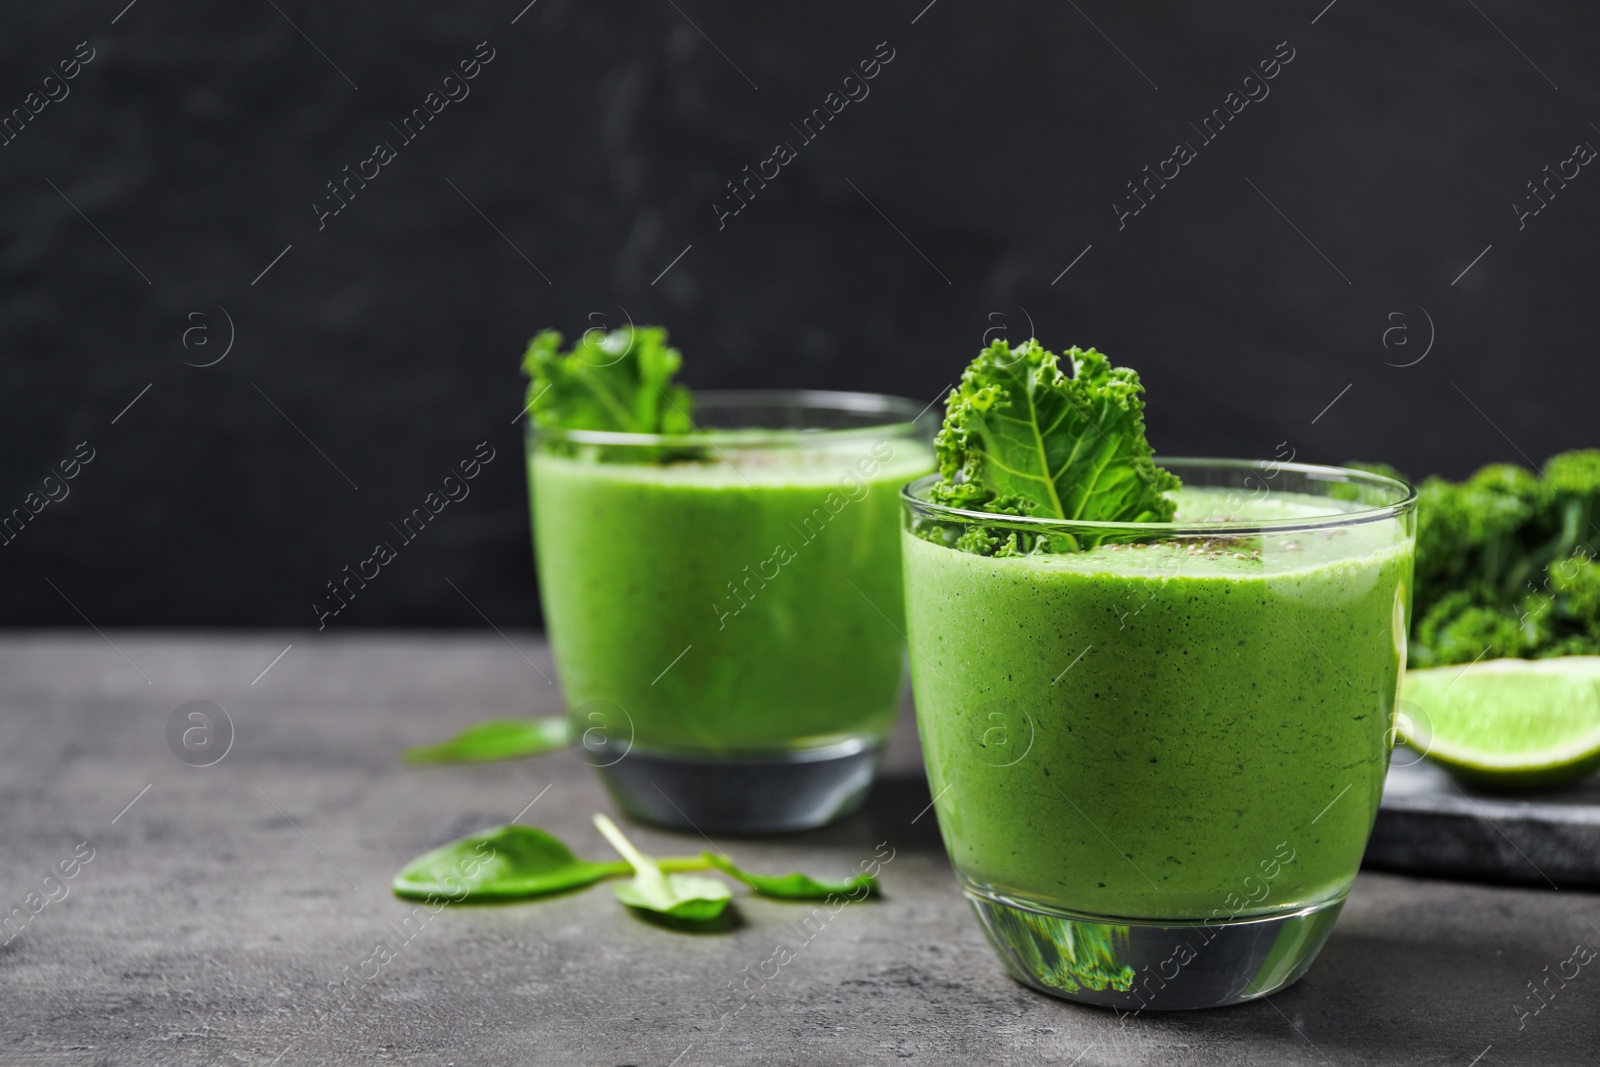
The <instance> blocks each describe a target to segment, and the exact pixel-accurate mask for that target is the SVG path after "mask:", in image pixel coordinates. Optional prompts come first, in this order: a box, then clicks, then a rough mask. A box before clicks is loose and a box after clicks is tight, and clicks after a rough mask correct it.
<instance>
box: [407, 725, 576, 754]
mask: <svg viewBox="0 0 1600 1067" xmlns="http://www.w3.org/2000/svg"><path fill="white" fill-rule="evenodd" d="M566 745H567V720H566V717H565V716H549V717H547V718H543V719H490V720H489V721H487V722H480V723H474V724H473V725H471V726H469V727H467V728H466V729H465V730H463V731H461V732H460V733H459V734H456V736H454V737H452V738H451V739H450V740H448V741H442V742H440V743H439V744H436V745H417V746H415V747H413V748H408V749H406V750H405V751H404V752H402V753H401V754H400V755H401V758H402V759H404V760H405V761H406V762H407V763H480V762H484V761H487V760H501V759H519V758H521V757H523V756H538V755H541V754H542V753H545V752H554V751H556V750H557V749H561V748H565V747H566Z"/></svg>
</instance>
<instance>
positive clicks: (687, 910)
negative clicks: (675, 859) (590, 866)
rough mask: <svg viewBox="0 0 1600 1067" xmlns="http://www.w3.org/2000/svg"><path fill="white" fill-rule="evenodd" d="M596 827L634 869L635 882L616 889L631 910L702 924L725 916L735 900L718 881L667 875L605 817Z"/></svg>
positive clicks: (595, 820)
mask: <svg viewBox="0 0 1600 1067" xmlns="http://www.w3.org/2000/svg"><path fill="white" fill-rule="evenodd" d="M594 824H595V826H596V828H598V829H599V831H600V832H601V833H602V834H604V835H605V838H606V840H607V841H609V842H611V847H612V848H614V849H616V850H617V851H618V852H620V853H622V856H623V858H624V859H626V860H627V861H628V863H629V865H630V866H632V867H633V874H634V877H633V881H631V882H626V883H624V884H622V885H619V886H617V888H616V894H617V899H618V900H620V901H622V903H624V904H626V905H628V907H630V908H638V909H639V910H641V911H647V912H651V913H653V914H656V915H664V916H666V917H668V918H670V919H678V920H681V921H684V922H695V923H698V922H708V921H710V920H712V919H715V918H716V917H717V916H719V915H721V914H722V913H723V911H724V910H725V909H726V908H727V906H728V902H729V901H731V900H732V899H733V893H732V892H731V891H729V889H728V887H727V886H726V885H725V884H723V883H722V882H719V881H717V879H715V878H702V877H699V876H697V875H692V874H667V873H665V872H664V871H663V870H662V869H661V865H660V864H659V863H658V862H657V861H656V860H654V859H651V858H650V857H649V856H646V855H645V854H644V853H642V852H640V851H639V850H638V849H636V848H634V847H633V843H632V842H631V841H629V840H628V839H627V838H626V837H624V836H622V831H621V830H619V829H617V824H616V823H614V822H612V821H611V820H610V819H608V818H606V817H605V816H604V815H596V816H595V817H594Z"/></svg>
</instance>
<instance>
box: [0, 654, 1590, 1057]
mask: <svg viewBox="0 0 1600 1067" xmlns="http://www.w3.org/2000/svg"><path fill="white" fill-rule="evenodd" d="M291 642H292V646H293V647H292V648H290V649H289V650H288V652H287V654H285V655H283V656H282V658H281V659H277V660H274V657H277V656H279V654H280V653H281V652H283V650H284V648H285V646H288V645H290V644H291ZM113 643H114V644H113ZM269 664H271V668H270V669H269V670H267V671H266V673H265V674H262V673H261V672H262V670H263V668H266V667H268V665H269ZM540 671H543V672H544V674H545V675H549V674H550V673H551V668H550V665H549V659H548V655H547V653H546V651H545V648H544V646H543V644H542V642H541V641H540V640H539V639H538V638H537V637H536V636H532V635H525V634H513V635H510V637H509V639H503V638H501V637H500V636H497V635H493V634H490V635H488V636H484V637H479V636H435V635H417V636H401V637H396V636H329V635H313V634H281V635H280V634H261V635H247V636H228V637H205V636H194V635H134V634H124V633H112V634H110V635H109V640H107V639H104V638H102V637H100V636H97V635H95V634H93V633H87V632H86V634H85V635H79V634H71V635H62V634H53V635H39V636H34V635H19V634H13V635H10V636H7V637H4V638H0V903H3V905H4V908H5V911H6V913H7V914H11V915H16V914H18V913H17V912H15V911H14V910H13V909H18V908H20V909H21V912H20V914H21V915H22V916H24V917H25V919H26V921H25V922H24V923H22V924H21V929H20V932H19V933H16V934H15V935H14V936H13V935H12V934H10V933H7V932H0V941H3V940H5V939H6V938H7V937H10V938H11V940H10V942H9V943H8V944H6V945H5V946H4V947H3V948H0V1063H5V1064H33V1063H48V1064H83V1065H86V1067H87V1065H99V1064H105V1065H115V1064H145V1063H151V1064H197V1065H199V1064H205V1065H215V1064H230V1065H231V1064H249V1065H259V1067H267V1065H268V1064H272V1063H274V1062H277V1063H280V1064H283V1065H286V1067H287V1065H290V1064H323V1063H326V1064H341V1065H349V1067H357V1065H364V1064H379V1063H407V1064H441V1065H443V1064H462V1065H466V1064H489V1063H494V1064H502V1063H518V1064H562V1065H565V1064H609V1065H619V1064H637V1065H641V1067H644V1065H651V1067H669V1065H671V1067H707V1065H711V1064H847V1063H848V1064H870V1063H914V1064H915V1063H923V1064H972V1063H984V1064H1011V1063H1016V1064H1024V1063H1025V1064H1063V1065H1066V1064H1080V1065H1084V1067H1089V1065H1094V1064H1136V1063H1185V1064H1218V1065H1222V1064H1227V1065H1234V1064H1271V1065H1280V1064H1378V1063H1382V1064H1457V1065H1460V1067H1468V1065H1469V1064H1477V1065H1479V1067H1494V1065H1498V1064H1511V1063H1526V1064H1535V1063H1537V1064H1579V1063H1584V1064H1589V1063H1594V1062H1596V1060H1597V1058H1600V962H1595V963H1590V964H1587V965H1579V964H1576V963H1569V962H1567V961H1569V960H1572V959H1573V958H1574V948H1575V946H1576V945H1577V944H1578V943H1580V942H1583V943H1585V944H1588V945H1594V946H1596V947H1600V929H1597V925H1600V897H1597V896H1596V895H1593V894H1586V893H1567V892H1555V891H1552V890H1549V889H1543V890H1540V889H1533V888H1506V887H1494V886H1484V885H1471V884H1461V883H1454V882H1448V881H1442V880H1440V881H1434V880H1423V879H1417V878H1409V877H1402V876H1398V875H1387V874H1377V873H1364V874H1363V875H1362V876H1361V877H1360V878H1359V879H1358V881H1357V882H1356V886H1355V889H1354V891H1353V892H1352V894H1351V896H1350V902H1349V904H1348V906H1347V907H1346V909H1345V912H1344V915H1343V918H1342V919H1341V920H1340V922H1339V925H1338V927H1337V929H1336V930H1335V931H1334V933H1333V936H1332V938H1331V939H1330V941H1329V942H1328V945H1327V947H1326V949H1325V950H1324V951H1323V953H1322V956H1321V958H1320V959H1319V960H1318V962H1317V963H1316V964H1315V965H1314V966H1313V967H1312V969H1311V972H1310V974H1309V975H1308V976H1307V977H1306V978H1305V979H1303V980H1302V981H1301V982H1300V983H1299V984H1298V985H1296V986H1295V987H1293V988H1291V989H1289V990H1286V991H1284V992H1282V993H1280V994H1278V995H1276V996H1274V997H1272V998H1271V1001H1270V1002H1256V1003H1253V1004H1247V1005H1242V1006H1239V1007H1234V1008H1228V1009H1224V1010H1220V1011H1213V1012H1207V1013H1197V1014H1186V1015H1145V1016H1142V1017H1138V1018H1129V1019H1121V1020H1119V1019H1118V1018H1117V1017H1116V1016H1115V1015H1112V1014H1110V1013H1108V1012H1103V1011H1098V1010H1094V1009H1089V1008H1083V1007H1079V1006H1076V1005H1072V1004H1066V1003H1063V1002H1059V1001H1055V1000H1052V999H1050V998H1047V997H1044V996H1040V995H1037V994H1034V993H1032V992H1030V991H1028V990H1026V989H1024V988H1022V987H1021V986H1019V985H1017V984H1016V983H1014V982H1012V981H1011V980H1010V979H1008V978H1007V977H1006V976H1005V975H1004V974H1003V973H1002V972H1001V970H1000V967H999V964H998V963H997V962H996V960H995V958H994V956H993V955H992V954H991V952H990V951H989V948H988V946H987V945H986V944H985V942H984V941H983V938H982V936H981V935H980V933H979V930H978V927H977V925H976V923H975V922H974V921H973V919H972V917H971V916H970V915H969V914H968V912H967V909H966V905H965V904H964V903H963V902H962V900H961V897H960V895H959V893H958V892H957V890H956V886H955V883H954V881H953V879H952V877H951V874H950V870H949V867H948V865H947V864H946V862H945V858H944V854H943V851H942V849H941V847H940V844H939V838H938V833H937V829H936V827H935V825H934V819H933V816H932V815H931V814H928V815H926V816H925V817H922V818H920V819H919V818H917V816H918V814H919V813H920V812H922V811H923V810H924V809H925V807H926V806H927V804H928V791H927V787H926V784H925V782H924V780H923V778H922V776H921V771H920V768H919V765H918V757H917V751H916V741H915V736H914V733H913V732H912V730H911V728H910V725H909V722H906V723H904V724H903V728H902V730H901V732H900V734H899V735H897V737H896V741H895V744H894V745H893V747H892V750H891V755H890V760H889V763H888V766H887V768H886V773H885V777H884V780H883V781H882V782H881V783H880V785H879V786H878V788H877V790H876V791H875V793H874V795H873V797H872V798H871V800H870V801H869V802H868V806H867V809H866V810H865V812H864V813H862V814H861V815H858V816H856V817H855V818H853V819H851V820H849V821H847V822H845V823H843V824H841V825H839V826H836V827H833V828H830V829H827V830H823V831H818V832H814V833H809V834H804V835H800V836H796V837H792V838H787V839H781V840H773V841H764V842H750V841H741V842H735V843H732V844H731V845H730V847H731V848H732V850H733V851H734V853H735V855H737V856H738V857H740V858H742V859H747V860H748V862H749V864H750V865H751V866H752V867H756V868H758V869H771V870H788V869H799V868H803V869H806V870H809V871H813V872H816V873H829V872H834V871H842V870H844V869H845V868H848V867H851V866H853V865H854V864H855V863H856V862H857V861H858V860H860V859H864V858H867V857H869V856H871V855H872V853H873V851H874V849H875V847H876V846H877V845H878V843H879V842H884V841H887V842H888V843H889V845H890V847H892V848H893V849H894V850H895V851H894V859H893V861H892V862H890V863H889V864H888V865H887V866H886V867H885V868H884V870H883V875H882V880H883V884H884V888H885V891H886V893H887V898H886V899H884V900H883V901H881V902H878V903H873V904H865V905H858V906H852V907H849V908H846V909H844V910H843V911H842V912H840V913H839V914H838V915H837V916H836V917H835V918H833V919H832V920H831V921H830V922H829V923H828V924H827V925H826V927H825V928H824V929H823V930H822V931H821V932H820V933H818V934H817V935H816V936H815V937H813V938H812V939H811V940H810V942H809V943H808V944H806V945H805V946H804V948H803V950H802V951H800V953H799V954H798V957H797V958H796V959H795V960H793V961H792V962H791V963H789V964H788V965H787V966H785V967H783V968H782V970H781V971H780V973H779V974H778V976H777V977H776V978H774V979H772V980H771V981H769V982H768V983H767V984H766V985H765V986H764V987H763V988H761V989H760V990H759V991H758V992H757V993H756V995H755V996H754V997H753V998H750V999H748V1002H746V999H745V998H744V997H743V996H742V995H736V994H735V993H734V992H733V990H732V988H731V983H733V982H734V981H736V980H740V979H742V978H743V977H744V974H745V970H744V969H745V967H746V966H747V965H748V966H750V967H751V968H752V969H754V968H755V967H756V966H757V965H758V964H760V963H761V961H763V960H765V959H766V958H768V957H769V956H770V955H771V954H772V952H773V949H774V944H775V941H776V939H777V938H778V937H780V936H783V934H784V932H785V929H786V927H785V925H784V924H785V923H786V922H789V921H796V920H798V918H799V917H800V916H801V915H802V914H803V909H799V908H798V907H797V906H796V905H790V904H782V903H778V902H771V901H761V900H752V899H748V898H742V899H741V900H740V902H739V905H738V909H739V912H740V915H741V917H742V925H741V926H739V927H738V928H736V929H734V930H732V931H731V932H727V933H722V934H716V935H699V936H688V935H683V934H677V933H672V932H669V931H665V930H662V929H659V928H656V927H653V926H650V925H647V924H645V923H642V922H639V921H637V920H634V919H632V918H630V917H629V916H628V915H627V914H625V913H624V912H623V911H622V910H621V909H620V908H619V906H618V905H617V904H616V903H615V902H614V901H613V899H612V897H611V894H610V892H609V890H607V889H605V888H603V887H602V888H599V889H594V890H590V891H587V892H582V893H576V894H572V895H569V896H565V897H561V898H559V899H554V900H547V901H544V902H542V903H534V904H523V905H512V906H498V907H480V908H459V909H446V910H444V911H442V912H440V913H439V914H438V915H436V916H433V917H432V918H430V919H429V920H428V921H427V922H426V923H425V924H423V925H421V926H420V928H415V927H413V928H409V929H408V928H404V927H400V926H398V925H397V924H399V923H400V922H401V921H402V920H403V919H404V918H405V917H406V916H407V915H408V914H409V913H410V911H411V906H410V905H407V904H405V903H403V902H401V901H398V900H395V899H394V898H393V897H391V896H390V894H389V892H388V883H389V879H390V877H391V876H392V875H393V873H394V872H395V870H396V869H397V868H398V867H399V866H400V865H401V864H402V863H404V862H405V861H406V860H408V859H410V858H411V857H413V856H415V855H416V854H418V853H420V852H422V851H424V850H426V849H428V848H431V847H433V846H435V845H438V844H440V843H442V842H444V841H446V840H449V839H450V838H452V837H455V836H458V835H460V834H463V833H467V832H470V831H473V830H476V829H480V828H482V827H485V826H489V825H493V824H497V823H503V822H506V821H509V820H511V819H512V818H513V817H514V816H516V815H517V814H518V812H520V811H523V809H524V808H526V807H527V805H528V804H529V803H530V802H533V801H535V798H538V799H537V802H536V803H533V807H532V808H531V809H530V810H528V811H527V813H526V814H525V815H524V816H523V821H524V822H528V823H533V824H536V825H540V826H543V827H545V828H547V829H549V830H551V831H553V832H555V833H556V834H558V835H559V836H561V837H563V838H564V839H566V840H567V841H569V842H570V843H572V844H573V845H574V847H575V848H576V849H577V850H578V851H579V852H580V853H581V854H587V855H591V856H595V857H601V856H604V855H606V849H605V846H604V843H603V842H602V841H601V840H600V838H599V835H598V834H597V833H596V832H595V831H594V829H593V828H592V826H591V825H590V821H589V819H590V815H591V814H592V813H593V812H595V811H611V810H612V808H611V805H610V803H609V801H608V799H607V798H606V796H605V794H604V793H603V792H602V790H601V788H600V786H599V784H598V783H597V782H596V781H595V780H594V778H593V777H592V776H591V775H592V772H591V771H590V769H589V768H588V767H586V766H584V765H583V764H582V763H581V762H580V761H579V760H577V759H575V758H572V757H571V756H569V755H565V754H559V755H555V756H547V757H543V758H540V759H536V760H531V761H523V762H517V763H506V764H489V765H481V766H476V767H471V766H433V767H405V766H402V765H401V764H400V762H399V761H398V759H397V758H396V751H397V750H398V749H399V748H400V746H402V745H404V744H409V743H417V742H422V741H427V740H432V739H436V738H440V737H442V736H444V735H446V734H448V733H450V732H452V731H453V730H454V729H455V728H456V727H458V726H462V725H465V724H466V723H469V722H471V721H474V720H477V719H481V718H486V717H491V716H504V715H522V714H530V713H532V714H547V713H555V712H557V711H558V710H559V708H560V701H559V697H558V695H557V694H556V692H555V690H554V689H553V688H552V687H551V686H550V685H548V684H547V683H546V682H545V681H544V680H543V679H542V678H541V677H540V674H539V672H540ZM252 679H255V680H254V681H252ZM190 700H209V701H214V702H215V703H216V704H218V705H220V706H221V707H222V708H224V709H225V710H226V712H227V713H228V716H229V717H230V718H231V720H232V723H233V725H234V730H235V737H234V739H233V742H232V747H231V749H230V750H229V751H228V752H227V755H226V756H225V757H224V758H222V759H221V761H220V762H218V763H216V764H215V765H213V766H209V767H195V766H189V765H186V764H185V763H183V762H181V761H180V760H178V759H177V758H176V757H175V756H174V754H173V752H172V751H171V750H170V749H169V747H168V744H167V740H166V731H167V724H168V719H169V717H170V716H171V714H172V712H173V710H174V709H175V708H177V707H178V706H179V705H180V704H182V703H184V702H185V701H190ZM130 805H131V806H130ZM633 835H634V837H635V839H636V840H638V841H639V842H640V843H641V844H642V845H644V847H646V848H647V849H649V850H652V851H655V852H657V853H658V854H673V853H677V852H686V851H692V850H694V849H696V848H698V847H700V846H701V845H702V844H703V843H702V842H699V841H698V839H692V840H691V839H684V838H674V837H673V836H672V835H668V834H663V833H658V832H655V831H650V830H645V829H639V828H635V829H634V831H633ZM90 850H92V858H89V859H88V860H87V861H86V862H85V861H83V859H82V857H84V856H85V855H90ZM63 862H65V863H66V867H65V868H63V867H61V865H62V864H63ZM65 869H70V870H72V871H73V876H72V877H71V878H70V879H63V878H62V877H61V874H60V872H61V871H62V870H65ZM52 875H54V877H53V878H52V877H51V876H52ZM47 879H49V880H48V881H47ZM63 893H65V895H64V896H63V895H62V894H63ZM29 894H37V896H34V897H33V905H35V906H37V905H38V904H39V903H40V902H41V901H43V902H44V903H43V906H42V907H40V908H39V909H38V911H37V913H32V912H31V910H30V906H29V903H28V898H29ZM49 897H54V898H55V899H47V898H49ZM12 923H13V926H16V925H17V920H16V919H15V918H13V920H12ZM791 939H792V935H791ZM380 944H382V945H384V946H386V947H387V950H388V952H387V956H388V957H389V958H387V959H386V960H385V962H383V963H382V964H381V965H377V964H373V963H370V962H368V961H371V960H373V959H374V958H375V957H376V956H377V954H376V952H375V950H376V948H377V946H378V945H380ZM377 958H381V957H377ZM1546 968H1548V970H1547V969H1546ZM1574 970H1576V971H1577V973H1576V975H1575V976H1574V975H1573V971H1574ZM1558 971H1563V972H1565V973H1566V974H1567V976H1568V977H1567V978H1566V979H1565V980H1563V979H1561V978H1558V977H1553V975H1555V974H1556V972H1558ZM352 975H358V976H359V977H354V978H351V980H349V981H346V979H347V978H349V977H350V976H352ZM369 976H370V977H369ZM1541 981H1542V982H1545V983H1546V985H1545V986H1544V988H1546V989H1548V990H1550V991H1551V992H1549V993H1546V994H1545V996H1546V998H1548V999H1547V1000H1545V1001H1537V1000H1534V999H1533V994H1532V993H1531V992H1530V986H1529V983H1530V982H1541ZM1541 1004H1543V1005H1544V1007H1543V1008H1542V1010H1541V1011H1539V1012H1538V1013H1537V1014H1534V1013H1533V1009H1534V1008H1535V1007H1538V1006H1539V1005H1541ZM741 1005H743V1007H742V1010H738V1011H737V1012H736V1013H735V1009H739V1008H740V1006H741ZM724 1013H728V1014H729V1019H728V1021H727V1022H726V1023H721V1022H720V1020H721V1019H722V1018H723V1016H724ZM1523 1013H1527V1014H1523ZM1475 1057H1477V1058H1476V1059H1475Z"/></svg>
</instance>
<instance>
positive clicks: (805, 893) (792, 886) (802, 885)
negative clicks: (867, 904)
mask: <svg viewBox="0 0 1600 1067" xmlns="http://www.w3.org/2000/svg"><path fill="white" fill-rule="evenodd" d="M702 855H703V857H704V858H705V861H706V862H707V863H709V864H710V865H711V866H713V867H715V868H716V869H717V870H719V871H721V872H722V873H724V874H726V875H729V876H731V877H733V878H737V879H738V880H739V881H741V882H743V883H744V884H745V885H747V886H749V887H750V888H751V889H754V890H755V891H756V892H757V893H760V894H761V895H762V896H766V897H776V898H778V899H779V900H827V899H828V898H829V897H834V896H839V897H848V898H849V899H851V900H865V899H866V898H867V897H874V896H877V895H878V880H877V879H876V878H874V877H873V876H872V875H870V874H858V875H856V876H855V877H853V878H846V879H843V880H823V879H819V878H812V877H811V876H810V875H806V874H784V875H775V874H755V873H753V872H751V871H747V870H744V869H743V868H741V867H737V866H735V865H734V862H733V860H731V859H729V858H728V857H727V856H723V855H719V854H717V853H715V852H706V853H703V854H702Z"/></svg>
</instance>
